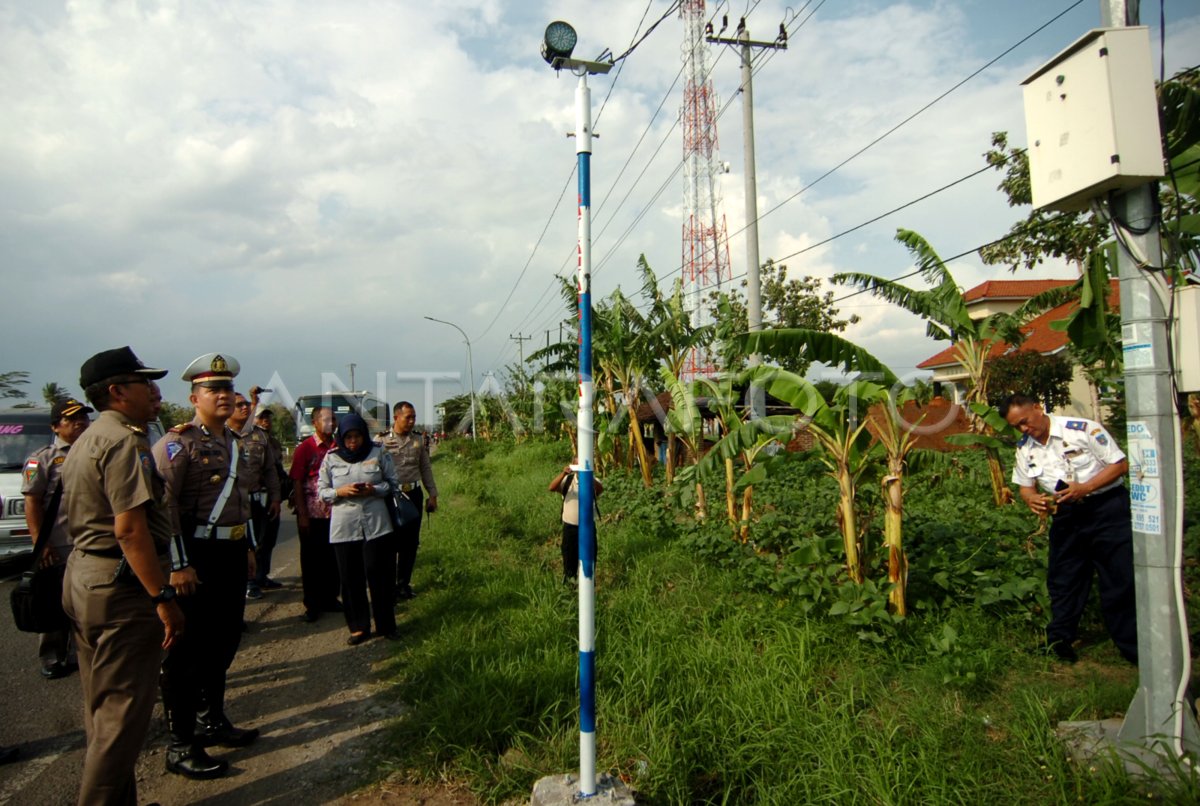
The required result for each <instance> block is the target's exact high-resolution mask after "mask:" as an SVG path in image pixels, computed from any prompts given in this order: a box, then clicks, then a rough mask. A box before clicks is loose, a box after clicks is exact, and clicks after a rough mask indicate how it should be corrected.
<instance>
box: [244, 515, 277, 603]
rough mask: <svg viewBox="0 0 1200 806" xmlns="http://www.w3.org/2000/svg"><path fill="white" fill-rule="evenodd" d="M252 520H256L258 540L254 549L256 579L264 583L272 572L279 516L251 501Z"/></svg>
mask: <svg viewBox="0 0 1200 806" xmlns="http://www.w3.org/2000/svg"><path fill="white" fill-rule="evenodd" d="M250 520H251V521H253V522H254V539H255V540H256V541H258V548H256V549H255V550H254V566H255V572H254V581H255V583H256V584H258V585H262V584H263V583H265V582H266V581H267V575H268V574H270V573H271V555H272V554H273V553H274V552H275V543H276V542H278V540H279V516H278V515H276V516H275V517H274V518H272V517H270V515H269V514H268V512H267V508H266V507H265V506H263V505H262V504H258V503H255V502H251V503H250Z"/></svg>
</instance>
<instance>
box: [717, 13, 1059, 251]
mask: <svg viewBox="0 0 1200 806" xmlns="http://www.w3.org/2000/svg"><path fill="white" fill-rule="evenodd" d="M1082 2H1083V0H1075V2H1073V3H1072V4H1071V5H1069V6H1067V7H1066V8H1065V9H1063V10H1062V11H1060V12H1059V13H1058V14H1056V15H1054V16H1053V17H1051V18H1050V19H1049V20H1047V21H1046V22H1044V23H1042V24H1041V25H1040V26H1038V27H1037V28H1035V29H1034V30H1033V31H1031V32H1030V33H1028V34H1026V35H1025V36H1024V37H1022V38H1021V39H1019V40H1017V42H1015V43H1014V44H1012V45H1010V46H1009V47H1007V48H1005V49H1004V51H1003V52H1001V53H1000V54H999V55H998V56H996V57H994V58H992V59H991V60H990V61H988V62H987V63H986V64H984V65H983V66H982V67H980V68H979V69H977V70H975V71H974V72H973V73H971V74H970V75H968V76H967V77H966V78H964V79H962V80H961V81H959V82H958V83H956V84H955V85H954V86H952V87H951V88H950V89H948V90H946V91H945V92H943V93H942V94H941V95H939V96H937V97H936V98H934V99H933V100H932V101H930V102H929V103H927V104H925V105H924V106H922V107H921V108H920V109H918V110H917V111H916V112H913V113H912V114H911V115H909V116H908V117H906V118H905V119H904V120H902V121H900V122H899V123H897V124H896V125H895V126H893V127H892V128H890V129H888V130H887V131H885V132H884V133H883V134H881V135H879V136H878V137H876V138H875V139H874V140H872V141H871V142H869V143H867V144H866V145H865V146H863V147H862V148H860V149H859V150H858V151H855V152H854V153H853V154H851V155H850V156H849V157H847V158H846V159H844V160H842V161H841V162H839V163H838V164H837V165H835V166H833V167H832V168H830V169H829V170H828V171H826V172H825V173H823V174H821V175H820V176H818V177H817V178H816V179H814V180H813V181H812V182H810V183H808V184H807V185H805V186H804V187H802V188H800V189H799V190H798V191H796V192H795V193H793V194H792V195H791V196H788V197H787V198H786V199H784V200H783V201H781V202H780V203H779V204H777V205H775V206H774V207H772V208H771V209H770V210H767V211H766V212H765V213H763V214H761V215H760V216H759V217H758V219H757V220H758V221H760V222H761V221H762V220H763V219H764V218H766V217H767V216H769V215H770V214H771V213H774V212H775V211H776V210H778V209H779V208H780V207H783V206H784V205H785V204H787V203H788V202H791V201H792V200H794V199H795V198H797V197H798V196H800V195H801V194H803V193H805V192H807V191H809V190H811V189H812V188H813V187H815V186H816V185H817V184H818V183H820V182H822V181H823V180H825V179H827V178H829V177H830V176H831V175H832V174H833V173H835V172H836V171H838V170H839V169H841V168H843V167H844V166H846V165H847V164H848V163H849V162H851V161H852V160H854V159H857V158H858V157H860V156H862V155H863V154H864V153H866V152H867V151H868V150H869V149H871V148H873V147H874V146H876V145H877V144H879V143H880V142H882V141H883V140H885V139H886V138H888V137H890V136H891V135H892V134H894V133H895V132H896V131H897V130H898V129H900V128H901V127H902V126H904V125H906V124H908V123H909V122H911V121H912V120H914V119H915V118H917V117H918V116H919V115H921V114H922V113H924V112H925V111H926V110H928V109H929V108H930V107H932V106H933V105H934V104H936V103H938V102H939V101H941V100H942V99H943V98H945V97H946V96H948V95H950V94H951V93H952V92H954V91H955V90H957V89H958V88H959V87H961V86H963V85H964V84H966V83H967V82H968V81H970V80H971V79H973V78H975V77H976V76H978V75H979V74H980V73H982V72H983V71H984V70H986V69H988V68H989V67H991V66H992V65H993V64H995V63H996V62H998V61H1000V60H1001V59H1003V58H1004V57H1005V56H1007V55H1008V54H1010V53H1012V52H1013V51H1014V50H1016V49H1017V48H1018V47H1020V46H1021V45H1023V44H1025V43H1026V42H1028V41H1029V40H1030V39H1032V38H1033V37H1034V36H1036V35H1037V34H1039V33H1041V32H1042V31H1043V30H1045V29H1046V28H1048V27H1050V25H1052V24H1053V23H1055V22H1057V21H1058V20H1059V19H1060V18H1061V17H1063V16H1065V15H1066V14H1067V13H1068V12H1070V11H1071V10H1073V9H1074V8H1075V7H1076V6H1078V5H1079V4H1080V3H1082ZM748 226H749V224H747V225H746V227H748ZM746 227H742V229H740V230H738V231H737V232H735V233H734V235H737V234H739V233H741V232H742V231H743V230H745V229H746ZM730 237H733V236H730Z"/></svg>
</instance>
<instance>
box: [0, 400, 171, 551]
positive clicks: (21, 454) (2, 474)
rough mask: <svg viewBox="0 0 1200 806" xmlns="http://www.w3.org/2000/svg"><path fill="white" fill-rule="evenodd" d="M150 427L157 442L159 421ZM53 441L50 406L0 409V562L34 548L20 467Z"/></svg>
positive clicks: (159, 433)
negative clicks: (26, 521)
mask: <svg viewBox="0 0 1200 806" xmlns="http://www.w3.org/2000/svg"><path fill="white" fill-rule="evenodd" d="M92 416H93V417H95V415H92ZM149 431H150V441H151V443H154V442H157V441H158V440H159V439H160V438H161V437H162V435H163V427H162V423H160V422H158V421H157V420H155V421H154V422H152V423H150V426H149ZM53 441H54V432H53V431H51V430H50V410H49V409H45V408H42V409H33V408H29V409H4V410H0V562H3V561H5V560H9V559H13V558H16V557H20V556H21V555H24V554H29V553H30V552H32V551H33V541H32V540H31V539H30V536H29V528H28V526H26V524H25V496H23V495H21V471H22V469H23V468H24V467H25V460H26V459H28V458H29V455H30V454H32V453H33V452H34V451H36V450H37V449H38V448H42V447H45V446H46V445H49V444H50V443H51V442H53Z"/></svg>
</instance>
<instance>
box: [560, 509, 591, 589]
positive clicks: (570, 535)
mask: <svg viewBox="0 0 1200 806" xmlns="http://www.w3.org/2000/svg"><path fill="white" fill-rule="evenodd" d="M592 556H593V557H595V556H596V533H595V532H593V533H592ZM562 563H563V579H574V578H575V577H576V576H578V575H579V525H578V524H574V523H566V522H565V521H564V522H563V525H562Z"/></svg>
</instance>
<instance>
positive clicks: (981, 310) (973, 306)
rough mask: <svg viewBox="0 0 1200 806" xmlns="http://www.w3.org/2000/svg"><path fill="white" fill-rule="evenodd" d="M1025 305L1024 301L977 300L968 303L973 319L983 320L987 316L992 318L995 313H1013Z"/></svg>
mask: <svg viewBox="0 0 1200 806" xmlns="http://www.w3.org/2000/svg"><path fill="white" fill-rule="evenodd" d="M1024 303H1025V300H1023V299H990V298H988V297H984V298H983V299H979V300H975V301H974V302H969V303H967V309H968V310H969V311H970V316H971V318H972V319H983V318H984V317H985V316H991V315H992V314H994V313H1012V312H1013V311H1015V310H1016V309H1017V308H1020V307H1021V305H1022V304H1024Z"/></svg>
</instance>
